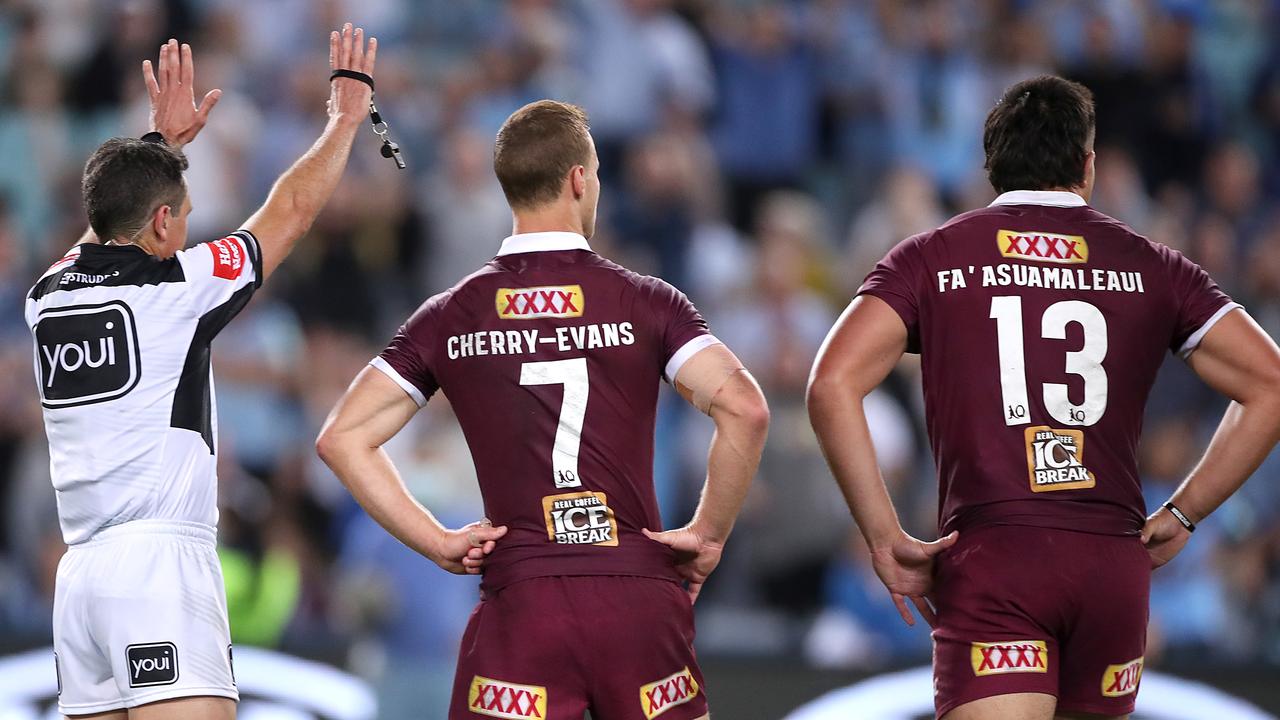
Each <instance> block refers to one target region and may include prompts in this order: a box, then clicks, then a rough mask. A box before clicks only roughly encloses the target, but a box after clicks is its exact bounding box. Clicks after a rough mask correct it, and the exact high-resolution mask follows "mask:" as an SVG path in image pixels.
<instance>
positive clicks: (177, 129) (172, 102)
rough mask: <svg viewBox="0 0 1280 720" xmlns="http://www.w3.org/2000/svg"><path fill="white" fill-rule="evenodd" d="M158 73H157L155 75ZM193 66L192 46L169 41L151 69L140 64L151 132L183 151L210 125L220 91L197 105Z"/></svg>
mask: <svg viewBox="0 0 1280 720" xmlns="http://www.w3.org/2000/svg"><path fill="white" fill-rule="evenodd" d="M157 71H158V72H157ZM195 76H196V63H195V60H194V59H193V58H192V55H191V46H190V45H188V44H186V43H183V44H182V45H181V46H179V45H178V41H177V40H174V39H170V40H169V42H167V43H165V44H164V45H161V46H160V58H159V62H158V63H157V66H155V67H153V66H152V65H151V61H150V60H143V61H142V80H143V82H145V83H146V85H147V95H148V96H149V97H150V98H151V130H152V131H154V132H158V133H160V134H161V135H163V136H164V139H165V142H167V143H169V144H170V145H172V146H174V147H182V146H183V145H186V144H187V143H189V142H191V141H192V140H195V138H196V135H198V134H199V133H200V130H201V129H203V128H204V125H205V123H206V122H208V121H209V112H210V111H211V110H213V106H214V105H217V104H218V99H219V98H221V97H222V91H221V90H218V89H216V88H215V89H213V90H210V91H209V92H207V93H205V96H204V99H203V100H201V101H200V105H199V106H197V105H196V95H195Z"/></svg>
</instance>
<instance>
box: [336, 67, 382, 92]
mask: <svg viewBox="0 0 1280 720" xmlns="http://www.w3.org/2000/svg"><path fill="white" fill-rule="evenodd" d="M340 77H343V78H350V79H351V80H359V81H360V82H362V83H364V84H365V85H368V86H369V89H370V90H373V89H374V87H373V78H372V77H370V76H368V75H365V74H364V73H362V72H358V71H356V70H343V69H342V68H338V69H337V70H334V71H333V72H332V73H330V74H329V82H333V81H334V80H335V79H337V78H340Z"/></svg>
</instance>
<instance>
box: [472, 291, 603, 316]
mask: <svg viewBox="0 0 1280 720" xmlns="http://www.w3.org/2000/svg"><path fill="white" fill-rule="evenodd" d="M494 304H495V306H496V307H497V309H498V317H500V318H502V319H503V320H535V319H537V318H575V317H582V310H583V308H585V307H586V297H584V296H583V294H582V286H581V285H546V286H544V287H531V288H498V293H497V296H496V297H495V298H494Z"/></svg>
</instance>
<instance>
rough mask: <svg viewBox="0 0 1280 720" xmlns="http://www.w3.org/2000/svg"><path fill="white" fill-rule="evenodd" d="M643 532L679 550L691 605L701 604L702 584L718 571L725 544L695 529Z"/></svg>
mask: <svg viewBox="0 0 1280 720" xmlns="http://www.w3.org/2000/svg"><path fill="white" fill-rule="evenodd" d="M640 532H642V533H644V536H645V537H647V538H649V539H650V540H653V541H655V542H660V543H662V544H663V545H666V546H667V547H669V548H671V549H672V550H675V551H676V572H678V573H680V577H681V578H683V579H684V581H685V582H686V583H688V585H689V590H688V592H689V602H697V601H698V593H700V592H702V584H703V583H705V582H706V581H707V577H708V576H709V575H711V571H712V570H715V569H716V565H719V564H720V554H721V553H723V552H724V543H714V542H711V541H710V540H708V539H706V538H705V537H703V536H702V534H701V533H699V532H698V531H697V530H694V529H693V528H691V527H682V528H678V529H676V530H667V531H665V532H651V531H650V530H649V529H647V528H646V529H644V530H641V531H640Z"/></svg>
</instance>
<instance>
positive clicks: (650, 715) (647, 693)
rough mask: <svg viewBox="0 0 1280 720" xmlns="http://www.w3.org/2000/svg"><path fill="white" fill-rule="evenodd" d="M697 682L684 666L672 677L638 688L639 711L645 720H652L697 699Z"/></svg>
mask: <svg viewBox="0 0 1280 720" xmlns="http://www.w3.org/2000/svg"><path fill="white" fill-rule="evenodd" d="M698 690H699V687H698V681H697V680H694V679H693V674H692V673H690V672H689V668H688V667H687V666H686V667H685V668H684V669H683V670H681V671H680V672H678V673H675V674H674V675H668V676H666V677H664V678H662V679H661V680H658V681H656V682H651V683H649V684H648V685H644V686H642V687H641V688H640V709H641V710H643V711H644V716H645V718H646V720H653V719H654V718H656V717H658V716H659V715H661V714H662V713H664V712H666V711H668V710H670V709H671V708H673V707H677V706H679V705H683V704H685V703H687V702H689V701H690V700H692V699H694V698H696V697H698Z"/></svg>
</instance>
